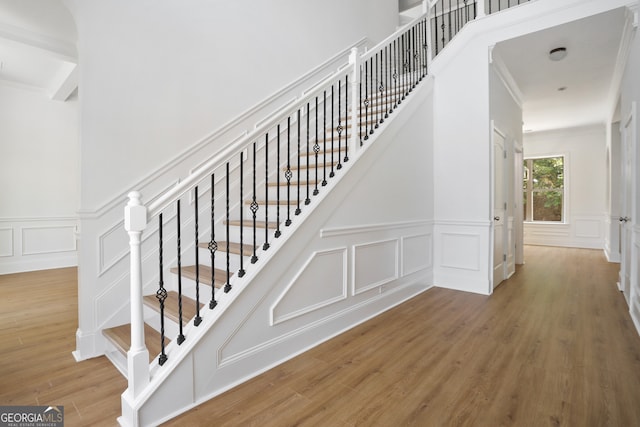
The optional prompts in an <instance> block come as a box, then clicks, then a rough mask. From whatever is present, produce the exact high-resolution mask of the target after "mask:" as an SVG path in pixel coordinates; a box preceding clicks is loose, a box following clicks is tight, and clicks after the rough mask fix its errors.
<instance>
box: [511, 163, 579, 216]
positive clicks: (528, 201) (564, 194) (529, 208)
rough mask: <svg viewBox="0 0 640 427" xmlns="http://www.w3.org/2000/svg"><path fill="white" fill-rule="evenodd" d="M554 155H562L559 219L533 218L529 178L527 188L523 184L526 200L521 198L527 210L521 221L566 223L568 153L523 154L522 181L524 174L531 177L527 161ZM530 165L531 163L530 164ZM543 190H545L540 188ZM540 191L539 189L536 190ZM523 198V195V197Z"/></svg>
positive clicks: (531, 191)
mask: <svg viewBox="0 0 640 427" xmlns="http://www.w3.org/2000/svg"><path fill="white" fill-rule="evenodd" d="M555 157H562V173H563V183H562V213H561V220H560V221H540V220H534V219H533V194H534V193H535V191H534V189H533V181H532V180H531V179H529V180H528V181H527V188H526V189H525V188H524V186H523V190H522V191H523V194H525V195H526V196H527V199H526V202H525V201H524V200H523V203H524V204H525V206H526V208H527V211H526V212H525V213H524V218H523V221H524V222H525V223H526V224H546V225H554V224H555V225H566V224H568V223H569V222H568V219H567V218H568V212H569V202H568V197H567V195H568V194H569V192H568V188H569V179H568V178H569V155H568V154H567V153H554V154H536V155H531V156H523V159H522V160H523V177H522V178H523V183H524V177H525V175H529V178H531V173H532V171H531V170H530V169H529V167H530V164H529V163H528V162H529V161H533V160H538V159H550V158H555ZM531 165H532V164H531ZM542 191H545V190H542ZM546 191H556V189H548V190H546ZM537 192H540V189H538V190H537ZM523 199H524V197H523Z"/></svg>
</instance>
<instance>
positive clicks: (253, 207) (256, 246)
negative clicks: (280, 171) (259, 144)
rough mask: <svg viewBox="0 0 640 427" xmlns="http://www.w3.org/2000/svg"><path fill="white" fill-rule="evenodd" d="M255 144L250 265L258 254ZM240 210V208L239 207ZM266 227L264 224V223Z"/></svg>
mask: <svg viewBox="0 0 640 427" xmlns="http://www.w3.org/2000/svg"><path fill="white" fill-rule="evenodd" d="M256 157H257V156H256V143H255V142H254V143H253V199H252V200H251V213H252V214H253V255H252V256H251V264H255V263H256V261H258V254H257V253H256V250H257V248H258V243H257V242H256V236H257V234H258V232H257V229H256V214H257V213H258V208H259V206H258V202H257V201H256ZM241 208H242V207H241ZM265 227H266V223H265Z"/></svg>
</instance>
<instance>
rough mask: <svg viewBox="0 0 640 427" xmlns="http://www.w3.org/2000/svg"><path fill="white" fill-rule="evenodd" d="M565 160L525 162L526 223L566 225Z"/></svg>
mask: <svg viewBox="0 0 640 427" xmlns="http://www.w3.org/2000/svg"><path fill="white" fill-rule="evenodd" d="M564 163H565V162H564V156H557V157H542V158H536V159H525V160H524V182H523V190H524V191H523V197H524V200H523V205H524V219H525V221H547V222H563V221H564V215H563V211H564Z"/></svg>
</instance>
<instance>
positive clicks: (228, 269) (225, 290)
mask: <svg viewBox="0 0 640 427" xmlns="http://www.w3.org/2000/svg"><path fill="white" fill-rule="evenodd" d="M226 174H227V179H226V181H227V182H226V186H227V188H226V190H227V194H226V198H227V200H226V202H227V205H226V208H227V209H226V210H227V212H226V214H227V222H226V229H227V230H226V231H227V281H226V283H225V284H224V292H225V293H228V292H229V291H230V290H231V283H230V282H231V267H230V264H231V259H230V257H231V253H230V250H229V241H230V240H231V239H230V236H229V234H230V232H229V226H230V224H229V222H230V217H229V198H230V197H231V195H230V194H229V162H227V171H226ZM240 209H242V207H240ZM240 227H242V223H241V224H240Z"/></svg>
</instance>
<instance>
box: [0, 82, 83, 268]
mask: <svg viewBox="0 0 640 427" xmlns="http://www.w3.org/2000/svg"><path fill="white" fill-rule="evenodd" d="M0 182H2V185H1V186H0V274H4V273H12V272H18V271H29V270H37V269H46V268H54V267H64V266H72V265H75V264H76V262H77V254H76V238H75V232H76V219H75V216H76V211H77V209H78V203H79V188H78V182H79V146H78V102H77V101H76V100H70V101H68V102H58V101H52V100H50V99H49V98H48V97H47V96H46V95H44V94H43V93H41V92H38V91H30V90H25V89H19V88H15V87H11V86H8V85H1V84H0Z"/></svg>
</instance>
